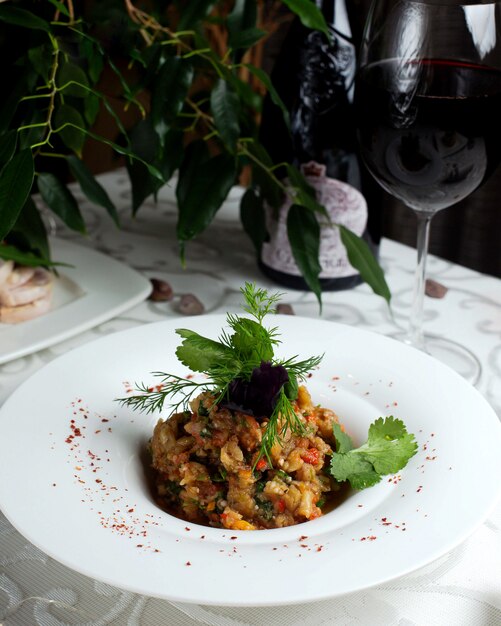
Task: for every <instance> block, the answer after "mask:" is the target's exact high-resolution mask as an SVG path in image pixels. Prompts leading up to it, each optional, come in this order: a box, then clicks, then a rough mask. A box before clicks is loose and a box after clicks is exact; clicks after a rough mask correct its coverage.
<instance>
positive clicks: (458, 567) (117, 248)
mask: <svg viewBox="0 0 501 626" xmlns="http://www.w3.org/2000/svg"><path fill="white" fill-rule="evenodd" d="M102 182H103V184H104V185H105V187H106V189H107V191H108V193H109V194H110V196H111V197H112V198H113V200H114V201H115V202H116V203H117V206H118V207H119V209H120V213H121V216H122V228H121V230H117V229H116V228H115V226H114V225H113V224H112V222H111V220H110V219H109V218H108V216H107V215H106V214H105V213H104V211H103V210H101V209H98V208H97V207H94V206H92V205H90V204H89V203H88V202H86V201H85V200H84V198H83V197H82V196H81V195H80V193H79V192H78V191H76V195H77V197H78V199H79V201H80V204H81V207H82V209H83V210H84V212H85V216H86V221H87V225H88V231H89V236H88V237H87V238H85V239H82V238H81V237H79V236H76V235H75V234H74V233H70V232H69V231H67V230H66V229H65V228H64V227H62V226H61V225H58V228H57V235H58V236H59V237H62V238H65V239H71V240H74V241H75V242H78V243H80V244H82V245H87V246H90V247H93V248H96V249H97V250H100V251H101V252H105V253H106V254H109V255H111V256H113V257H115V258H116V259H118V260H120V261H123V262H124V263H126V264H128V265H130V266H132V267H134V268H136V269H137V270H138V271H140V272H142V273H143V274H144V275H146V276H147V277H150V278H153V277H156V278H160V279H163V280H167V281H168V282H169V283H170V284H171V285H172V287H173V288H174V291H175V292H176V293H177V294H181V293H193V294H195V295H196V296H197V297H198V298H199V299H200V300H201V301H202V303H203V304H204V306H205V310H206V311H207V312H226V311H227V310H232V311H238V310H239V304H240V302H241V296H240V292H239V288H240V286H241V285H242V283H243V281H244V280H251V281H255V282H256V283H257V284H258V285H260V286H264V287H268V288H275V289H276V288H277V287H276V285H274V284H273V283H271V282H270V281H268V280H267V279H266V278H264V277H263V276H262V275H261V273H260V272H259V270H258V269H257V267H256V263H255V257H254V252H253V249H252V246H251V243H250V241H249V240H248V239H247V238H246V236H245V235H244V234H243V232H242V228H241V226H240V224H239V222H238V210H237V203H236V202H235V203H233V202H231V201H230V202H229V203H227V205H226V206H225V208H223V209H222V210H221V211H220V213H219V215H218V217H217V218H216V220H215V222H214V223H213V224H212V225H211V226H210V227H209V229H208V230H207V232H206V233H205V234H204V235H203V236H201V237H200V238H198V239H197V240H196V241H195V242H192V243H190V244H188V247H187V268H186V269H182V268H181V266H180V263H179V257H178V249H177V244H176V241H175V222H176V208H175V206H174V204H173V203H172V192H171V190H169V189H164V190H162V191H161V193H160V197H159V201H158V203H157V204H156V205H155V204H154V203H153V202H148V203H147V204H146V205H145V206H143V207H142V208H141V209H140V211H139V214H138V215H137V217H136V218H135V219H132V218H131V217H130V209H129V206H130V192H129V186H128V181H127V178H126V176H125V175H124V173H123V172H122V171H118V172H116V173H111V174H107V175H104V176H103V177H102ZM381 262H382V264H383V266H384V268H385V271H386V276H387V280H388V282H389V285H390V288H391V291H392V294H393V311H394V320H392V319H391V316H390V315H389V312H388V308H387V306H386V304H385V303H384V302H383V300H381V299H380V298H378V297H376V296H374V295H373V294H372V292H371V291H370V289H369V288H368V287H367V286H365V285H362V286H360V287H357V288H356V289H353V290H349V291H343V292H335V293H325V294H324V306H323V312H322V318H324V319H330V320H335V321H338V322H342V323H346V324H351V325H356V326H358V327H362V328H367V329H371V330H374V331H377V332H381V333H386V334H390V333H392V332H394V331H395V330H396V325H397V326H400V327H402V328H403V327H405V324H406V320H407V317H408V313H409V306H410V297H411V289H412V277H413V271H414V267H415V251H414V250H412V249H409V248H407V247H405V246H402V245H400V244H397V243H395V242H392V241H389V240H384V241H383V243H382V247H381ZM428 275H429V276H430V277H432V278H433V279H435V280H437V281H439V282H440V283H442V284H443V285H445V286H446V287H447V288H448V292H447V294H446V296H445V297H444V298H442V299H431V298H427V299H426V302H425V306H426V315H425V324H426V329H427V331H429V332H431V333H434V334H438V335H447V336H448V337H449V338H451V339H455V340H457V341H459V342H460V343H462V344H463V345H465V346H467V347H468V348H470V350H472V351H473V352H474V353H475V354H476V355H477V357H478V358H479V359H480V361H481V363H482V368H483V372H482V377H481V380H480V382H479V384H478V389H479V390H480V391H481V392H482V393H483V394H484V395H485V397H486V398H487V400H488V401H489V402H490V403H491V405H492V406H493V407H494V410H495V411H496V412H497V413H498V415H499V416H500V417H501V281H500V280H499V279H497V278H493V277H490V276H485V275H482V274H479V273H477V272H474V271H471V270H469V269H466V268H463V267H460V266H458V265H454V264H452V263H449V262H447V261H444V260H441V259H438V258H435V257H431V258H430V259H429V265H428ZM279 290H280V291H281V292H284V297H283V299H282V301H283V302H286V303H289V304H292V305H293V308H294V311H295V313H296V314H298V315H302V316H310V317H318V316H319V309H318V304H317V303H316V300H315V298H314V297H313V296H312V295H311V294H305V293H303V292H294V291H287V290H284V289H282V288H280V289H279ZM178 315H179V313H178V312H177V311H176V308H175V305H174V304H172V303H153V302H151V301H147V302H144V303H142V304H140V305H137V306H135V307H134V308H133V309H132V310H129V311H127V312H125V313H124V314H122V315H120V316H118V317H115V318H113V319H111V320H109V321H107V322H105V323H102V324H100V325H99V326H97V327H95V328H93V329H91V330H89V331H86V332H83V333H80V334H78V335H76V336H75V337H73V338H71V339H69V340H66V341H64V342H62V343H58V344H57V345H54V346H52V347H50V348H47V349H45V350H41V351H40V352H38V353H35V354H32V355H29V356H26V357H23V358H19V359H16V360H14V361H11V362H9V363H6V364H4V365H2V366H0V403H3V401H4V400H5V399H6V398H7V397H8V396H9V394H10V393H11V392H12V391H13V390H14V389H15V388H16V387H17V386H18V385H19V384H20V383H21V382H23V381H24V380H26V379H27V378H28V377H29V376H30V375H31V374H32V373H34V372H35V371H36V370H37V369H39V368H40V367H42V366H43V365H44V364H45V363H47V362H48V361H50V360H52V359H54V358H56V357H57V356H59V355H61V354H63V353H64V352H66V351H67V350H70V349H72V348H74V347H76V346H79V345H81V344H83V343H85V342H88V341H92V340H93V339H96V338H98V337H100V336H102V335H103V334H107V333H111V332H115V331H117V330H122V329H125V328H128V327H132V326H135V325H137V324H144V323H149V322H153V321H160V320H162V319H167V318H169V317H175V316H178ZM472 446H475V454H477V455H478V456H479V462H480V463H484V464H485V465H486V471H488V459H485V458H482V452H481V442H475V441H474V433H473V431H472ZM5 479H6V477H5V476H2V477H0V480H5ZM20 488H22V486H20ZM34 515H43V512H41V511H39V512H34ZM500 525H501V504H500V505H498V507H497V509H496V510H494V512H492V514H491V515H490V516H489V518H488V519H487V520H486V521H485V522H484V523H483V525H482V526H481V527H480V528H478V529H477V530H476V531H475V532H474V533H473V535H471V536H470V537H469V538H468V539H467V540H466V541H465V542H464V543H463V544H462V545H460V546H459V547H458V548H456V549H455V550H453V551H452V552H451V553H449V554H447V555H445V556H443V557H442V558H440V559H439V560H437V561H435V562H434V563H432V564H430V565H428V566H427V567H426V568H424V569H421V570H419V571H417V572H414V573H413V574H410V575H408V576H405V577H403V578H400V579H397V580H395V581H393V582H391V583H389V584H386V585H383V586H380V587H376V588H373V589H371V590H368V591H364V592H360V593H356V594H352V595H349V596H345V597H341V598H335V599H332V600H326V601H322V602H317V603H312V604H306V605H302V606H301V605H300V606H287V607H276V608H240V609H237V608H222V607H203V606H196V605H188V604H179V603H175V604H174V603H170V602H167V601H165V600H159V599H155V598H148V597H144V596H139V595H136V594H133V593H129V592H125V591H121V590H119V589H116V588H113V587H110V586H108V585H105V584H103V583H101V582H97V581H94V580H91V579H89V578H86V577H85V576H83V575H81V574H78V573H76V572H73V571H71V570H69V569H68V568H66V567H64V566H62V565H60V564H59V563H58V562H56V561H55V560H53V559H51V558H49V557H48V556H46V555H45V554H44V553H42V552H41V551H40V550H39V549H37V548H36V547H34V546H33V545H31V544H30V543H29V542H28V541H27V540H26V539H24V538H23V537H22V536H21V535H20V534H19V533H17V531H16V530H15V529H14V528H13V527H12V526H11V525H10V524H9V522H8V521H7V520H6V519H5V517H4V516H3V515H2V514H1V513H0V626H30V625H32V624H33V625H41V626H56V625H63V624H64V625H66V624H72V625H74V624H79V625H83V624H87V625H90V624H92V625H96V626H97V625H108V624H109V625H122V624H123V625H127V626H135V625H141V626H153V625H155V626H156V625H159V624H166V625H173V626H185V625H186V626H188V625H193V624H209V625H215V626H246V625H256V626H257V625H270V626H272V625H273V626H294V625H296V624H298V625H299V624H305V625H309V626H317V625H320V624H333V625H334V624H336V625H348V624H350V625H351V624H353V625H360V626H362V625H366V626H378V625H384V626H386V625H398V626H410V625H413V624H416V625H426V626H428V625H430V626H431V625H437V626H447V625H451V626H452V625H454V626H459V625H461V624H465V625H472V626H477V625H478V626H480V625H481V626H487V625H489V624H493V625H494V624H501V533H500Z"/></svg>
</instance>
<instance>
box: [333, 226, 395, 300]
mask: <svg viewBox="0 0 501 626" xmlns="http://www.w3.org/2000/svg"><path fill="white" fill-rule="evenodd" d="M338 228H339V230H340V235H341V241H342V242H343V245H344V246H345V248H346V252H347V254H348V260H349V262H350V263H351V264H352V265H353V267H354V268H355V269H356V270H358V272H359V273H360V276H361V277H362V278H363V280H364V281H365V282H366V283H367V284H368V285H369V287H371V289H372V290H373V291H374V293H375V294H377V295H378V296H381V297H382V298H384V299H385V300H386V302H387V303H388V304H389V303H390V300H391V293H390V289H389V287H388V285H387V283H386V280H385V277H384V272H383V270H382V269H381V266H380V265H379V264H378V262H377V260H376V258H375V257H374V255H373V254H372V251H371V249H370V248H369V245H368V244H367V242H366V241H365V240H364V239H362V238H361V237H359V236H358V235H355V233H353V232H352V231H351V230H348V228H346V227H345V226H342V225H339V226H338Z"/></svg>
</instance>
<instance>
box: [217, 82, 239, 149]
mask: <svg viewBox="0 0 501 626" xmlns="http://www.w3.org/2000/svg"><path fill="white" fill-rule="evenodd" d="M210 104H211V109H212V114H213V115H214V123H215V125H216V128H217V130H218V131H219V134H220V135H221V139H222V140H223V142H224V143H225V144H226V146H227V147H228V149H229V150H230V151H231V152H235V150H236V147H237V141H238V138H239V137H240V126H239V124H238V109H239V100H238V96H237V95H236V93H235V92H234V91H233V90H232V89H231V87H230V86H229V84H228V83H227V81H225V80H224V79H222V78H220V79H219V80H218V81H217V83H216V85H215V87H214V88H213V90H212V92H211V97H210Z"/></svg>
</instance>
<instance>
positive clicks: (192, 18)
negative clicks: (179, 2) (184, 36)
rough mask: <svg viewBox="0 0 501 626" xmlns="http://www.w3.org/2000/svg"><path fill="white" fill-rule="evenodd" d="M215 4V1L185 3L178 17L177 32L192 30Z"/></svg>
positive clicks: (205, 0) (193, 0) (194, 0)
mask: <svg viewBox="0 0 501 626" xmlns="http://www.w3.org/2000/svg"><path fill="white" fill-rule="evenodd" d="M215 4H216V3H215V0H190V1H189V2H186V3H185V4H184V5H183V10H182V11H181V15H180V16H179V23H178V25H177V30H188V29H192V28H194V27H195V26H196V25H197V24H198V22H200V20H203V19H204V17H206V16H207V14H208V13H209V11H210V10H211V9H212V7H213V6H214V5H215Z"/></svg>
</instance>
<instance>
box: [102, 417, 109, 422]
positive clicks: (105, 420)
mask: <svg viewBox="0 0 501 626" xmlns="http://www.w3.org/2000/svg"><path fill="white" fill-rule="evenodd" d="M101 421H102V422H109V421H110V420H107V419H106V418H105V417H103V418H102V419H101Z"/></svg>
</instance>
